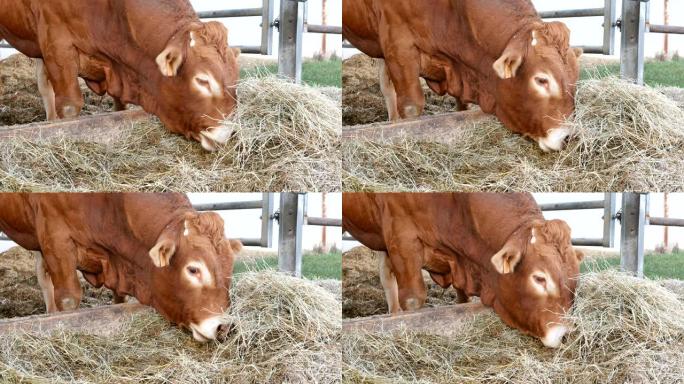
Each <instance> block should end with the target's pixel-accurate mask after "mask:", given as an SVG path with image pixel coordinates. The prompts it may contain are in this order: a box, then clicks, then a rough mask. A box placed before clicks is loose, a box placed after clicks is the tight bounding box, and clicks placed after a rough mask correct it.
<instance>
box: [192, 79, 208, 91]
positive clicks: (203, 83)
mask: <svg viewBox="0 0 684 384" xmlns="http://www.w3.org/2000/svg"><path fill="white" fill-rule="evenodd" d="M195 81H197V84H199V85H201V86H202V87H204V88H207V89H211V84H209V80H207V79H204V78H201V77H197V78H196V79H195Z"/></svg>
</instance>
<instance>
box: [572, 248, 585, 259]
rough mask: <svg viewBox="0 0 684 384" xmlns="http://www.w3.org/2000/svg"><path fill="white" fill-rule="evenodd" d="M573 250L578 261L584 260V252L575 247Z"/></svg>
mask: <svg viewBox="0 0 684 384" xmlns="http://www.w3.org/2000/svg"><path fill="white" fill-rule="evenodd" d="M573 250H574V251H575V257H577V261H578V262H581V261H582V260H584V252H582V251H580V250H579V249H577V248H574V249H573Z"/></svg>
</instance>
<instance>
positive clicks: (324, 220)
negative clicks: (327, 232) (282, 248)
mask: <svg viewBox="0 0 684 384" xmlns="http://www.w3.org/2000/svg"><path fill="white" fill-rule="evenodd" d="M306 225H317V226H321V227H341V226H342V219H333V218H330V217H307V218H306Z"/></svg>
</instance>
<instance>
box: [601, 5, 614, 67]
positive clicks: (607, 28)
mask: <svg viewBox="0 0 684 384" xmlns="http://www.w3.org/2000/svg"><path fill="white" fill-rule="evenodd" d="M604 9H605V14H604V16H603V54H604V55H612V54H613V53H615V23H616V21H617V4H616V0H605V5H604Z"/></svg>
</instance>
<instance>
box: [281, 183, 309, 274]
mask: <svg viewBox="0 0 684 384" xmlns="http://www.w3.org/2000/svg"><path fill="white" fill-rule="evenodd" d="M279 224H280V231H279V234H278V270H279V271H281V272H286V273H289V274H292V275H293V276H297V277H301V276H302V226H303V225H304V195H302V194H299V193H292V192H287V193H285V192H283V193H281V194H280V217H279Z"/></svg>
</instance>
